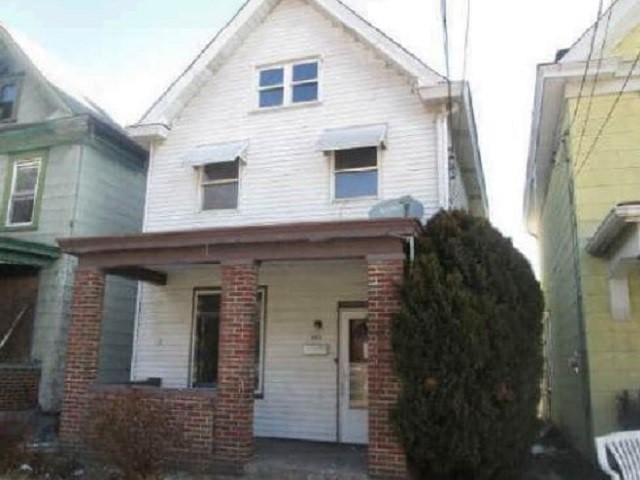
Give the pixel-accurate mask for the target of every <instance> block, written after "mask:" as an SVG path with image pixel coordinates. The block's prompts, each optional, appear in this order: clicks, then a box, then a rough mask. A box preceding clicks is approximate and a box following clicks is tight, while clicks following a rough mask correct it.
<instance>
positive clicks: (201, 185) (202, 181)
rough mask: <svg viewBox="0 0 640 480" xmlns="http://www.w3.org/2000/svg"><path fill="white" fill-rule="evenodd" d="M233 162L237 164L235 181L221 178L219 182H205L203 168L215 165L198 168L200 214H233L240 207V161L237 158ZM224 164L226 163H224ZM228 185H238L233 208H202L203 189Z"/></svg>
mask: <svg viewBox="0 0 640 480" xmlns="http://www.w3.org/2000/svg"><path fill="white" fill-rule="evenodd" d="M234 162H238V175H237V176H236V178H235V179H231V178H223V179H221V180H206V174H205V171H204V169H205V167H207V166H208V165H216V164H215V163H209V164H206V165H202V167H200V168H199V169H198V170H199V171H200V172H199V176H198V189H199V190H200V211H201V212H233V211H236V210H238V208H239V207H240V173H241V169H242V161H241V160H240V159H239V158H238V159H236V160H234ZM225 163H226V162H225ZM229 183H237V184H238V188H237V192H238V194H237V198H236V206H235V207H229V208H204V190H205V187H207V186H210V185H226V184H229Z"/></svg>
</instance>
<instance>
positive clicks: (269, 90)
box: [259, 67, 284, 108]
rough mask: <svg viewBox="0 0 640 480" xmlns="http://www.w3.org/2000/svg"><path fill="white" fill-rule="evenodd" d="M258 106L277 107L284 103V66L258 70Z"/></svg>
mask: <svg viewBox="0 0 640 480" xmlns="http://www.w3.org/2000/svg"><path fill="white" fill-rule="evenodd" d="M259 90H260V108H267V107H279V106H281V105H282V104H283V103H284V67H278V68H268V69H266V70H261V71H260V87H259Z"/></svg>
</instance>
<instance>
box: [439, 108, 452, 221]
mask: <svg viewBox="0 0 640 480" xmlns="http://www.w3.org/2000/svg"><path fill="white" fill-rule="evenodd" d="M444 108H445V111H444V112H440V113H438V114H437V116H436V135H437V137H438V150H437V164H438V165H437V168H438V206H439V207H440V208H442V209H445V210H447V209H448V208H449V125H448V117H449V116H448V114H447V112H446V108H447V107H446V106H445V107H444Z"/></svg>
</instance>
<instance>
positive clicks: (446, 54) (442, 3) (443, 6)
mask: <svg viewBox="0 0 640 480" xmlns="http://www.w3.org/2000/svg"><path fill="white" fill-rule="evenodd" d="M440 10H441V12H442V34H443V37H444V42H443V43H444V61H445V70H446V73H447V109H448V110H449V112H448V113H449V115H451V104H452V102H453V99H452V93H451V62H450V56H449V25H448V20H447V0H440Z"/></svg>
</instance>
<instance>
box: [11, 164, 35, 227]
mask: <svg viewBox="0 0 640 480" xmlns="http://www.w3.org/2000/svg"><path fill="white" fill-rule="evenodd" d="M41 168H42V159H40V158H34V159H30V160H17V161H15V162H14V164H13V172H12V176H11V190H10V194H9V202H8V205H7V212H6V213H7V215H6V222H5V223H6V226H8V227H19V226H29V225H32V224H33V223H34V220H35V218H34V217H35V209H36V201H37V197H38V189H39V188H40V185H39V183H40V171H41Z"/></svg>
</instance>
